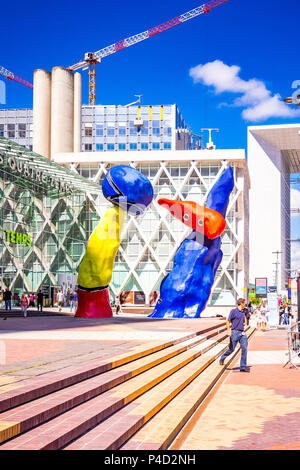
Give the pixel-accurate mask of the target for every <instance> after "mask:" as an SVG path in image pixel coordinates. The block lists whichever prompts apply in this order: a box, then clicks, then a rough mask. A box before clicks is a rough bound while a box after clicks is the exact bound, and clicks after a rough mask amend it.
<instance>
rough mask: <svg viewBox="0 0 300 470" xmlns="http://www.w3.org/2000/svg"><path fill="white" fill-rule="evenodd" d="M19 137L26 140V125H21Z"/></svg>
mask: <svg viewBox="0 0 300 470" xmlns="http://www.w3.org/2000/svg"><path fill="white" fill-rule="evenodd" d="M19 137H20V138H21V139H25V137H26V124H19Z"/></svg>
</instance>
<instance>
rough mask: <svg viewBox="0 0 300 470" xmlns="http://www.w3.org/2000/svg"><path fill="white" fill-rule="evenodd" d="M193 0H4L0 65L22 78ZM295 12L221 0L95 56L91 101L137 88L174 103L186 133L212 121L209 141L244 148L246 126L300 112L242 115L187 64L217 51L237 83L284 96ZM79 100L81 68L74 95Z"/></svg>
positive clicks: (118, 98) (292, 1)
mask: <svg viewBox="0 0 300 470" xmlns="http://www.w3.org/2000/svg"><path fill="white" fill-rule="evenodd" d="M202 3H203V1H201V0H200V1H199V0H198V1H197V0H188V1H185V2H179V1H178V0H173V1H172V2H170V1H161V0H160V1H158V0H152V1H151V2H141V1H137V0H131V1H130V2H121V1H119V0H116V1H114V2H113V3H110V2H103V1H102V2H97V1H96V2H92V3H91V4H87V3H85V2H82V1H81V2H78V1H76V0H75V1H72V2H71V1H70V0H67V1H58V0H54V1H52V2H45V3H42V2H40V1H30V0H29V1H28V2H23V1H22V2H21V1H19V0H17V1H14V2H5V3H4V4H3V5H2V7H1V16H2V18H6V21H3V20H2V21H1V31H0V36H1V44H2V47H1V62H0V64H1V65H2V66H4V67H6V68H7V69H9V70H11V71H13V72H14V73H16V74H18V75H20V76H22V77H24V78H26V79H28V80H30V81H32V79H33V70H34V69H35V68H45V69H48V70H50V69H51V67H53V66H56V65H61V66H69V65H72V64H74V63H76V62H77V61H79V60H80V59H81V58H83V56H84V53H85V52H87V51H97V50H99V49H101V48H102V47H105V46H107V45H110V44H112V43H114V42H116V41H119V40H121V39H123V38H126V37H128V36H131V35H133V34H136V33H139V32H142V31H145V30H147V29H148V28H150V27H153V26H155V25H157V24H160V23H162V22H164V21H166V20H168V19H171V18H173V17H175V16H177V15H179V14H182V13H184V12H186V11H188V10H191V9H193V8H195V7H196V6H198V5H201V4H202ZM299 18H300V2H299V0H286V1H285V2H284V3H283V2H282V0H264V1H262V0H251V1H250V0H248V1H247V0H230V1H229V2H227V3H225V4H224V5H221V6H219V7H217V8H215V9H214V10H213V11H212V12H211V13H209V14H206V15H201V16H199V17H197V18H194V19H192V20H190V21H187V22H185V23H183V24H181V25H179V26H176V27H174V28H172V29H171V30H168V31H165V32H163V33H161V34H158V35H157V36H155V37H152V38H150V39H147V40H146V41H143V42H141V43H139V44H136V45H134V46H132V47H129V48H127V49H125V50H123V51H120V52H117V53H115V54H113V55H111V56H110V57H107V58H105V59H104V60H103V62H102V64H100V65H98V66H97V90H96V92H97V97H96V102H97V104H127V103H129V102H131V101H132V99H133V97H134V96H133V95H134V94H143V95H144V96H143V98H142V99H143V103H145V104H162V103H177V104H178V106H179V108H180V109H181V111H182V114H183V116H184V118H185V120H186V121H187V123H188V124H189V125H190V126H191V127H192V129H193V131H194V132H199V131H200V129H201V128H202V127H218V128H220V130H221V132H220V133H219V134H218V135H217V134H216V135H215V141H216V144H217V146H218V147H219V148H220V147H223V148H237V147H239V148H245V147H246V128H247V125H253V124H260V123H261V124H277V123H283V122H284V123H288V122H299V119H300V116H299V117H288V118H282V117H273V118H272V117H271V118H269V119H265V120H263V121H260V122H256V121H255V122H254V121H253V120H252V121H251V120H249V121H247V120H245V119H243V117H242V112H243V110H244V108H243V107H237V106H232V105H233V103H234V102H235V100H236V98H238V97H239V94H235V93H232V92H226V91H225V92H224V93H221V94H219V95H216V94H215V88H214V87H213V86H206V85H205V84H203V83H199V82H198V83H194V80H193V78H192V77H191V76H190V70H191V69H192V68H195V67H196V66H198V65H199V64H201V65H204V64H207V63H210V62H214V61H216V60H218V61H221V62H222V63H223V64H226V65H228V66H233V65H235V66H238V67H240V72H239V77H240V78H241V79H242V80H243V81H244V82H247V81H249V80H251V79H253V78H255V79H257V80H259V81H262V82H263V83H264V84H265V86H266V89H267V90H269V91H270V93H271V95H276V94H280V95H281V96H282V97H285V96H287V95H291V94H292V92H293V91H295V90H292V88H291V85H292V82H293V81H295V80H297V79H299V80H300V72H299V61H298V54H297V52H298V47H297V46H298V44H299V32H298V23H299ZM298 88H300V86H299V87H298ZM6 92H7V97H6V105H5V106H2V107H31V106H32V91H31V90H30V89H27V88H26V87H23V86H21V85H19V84H17V83H12V82H8V83H7V86H6ZM87 101H88V73H87V71H85V72H83V102H84V103H87ZM224 103H225V104H224Z"/></svg>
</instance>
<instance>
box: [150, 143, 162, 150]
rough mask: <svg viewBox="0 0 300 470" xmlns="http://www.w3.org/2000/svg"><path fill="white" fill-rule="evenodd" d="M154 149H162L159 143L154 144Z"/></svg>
mask: <svg viewBox="0 0 300 470" xmlns="http://www.w3.org/2000/svg"><path fill="white" fill-rule="evenodd" d="M152 149H153V150H159V149H160V143H159V142H153V144H152Z"/></svg>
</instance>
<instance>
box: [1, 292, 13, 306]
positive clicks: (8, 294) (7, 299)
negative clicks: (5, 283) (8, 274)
mask: <svg viewBox="0 0 300 470" xmlns="http://www.w3.org/2000/svg"><path fill="white" fill-rule="evenodd" d="M11 296H12V294H11V291H10V290H9V288H8V287H7V288H6V290H5V291H4V294H3V300H4V302H5V310H11Z"/></svg>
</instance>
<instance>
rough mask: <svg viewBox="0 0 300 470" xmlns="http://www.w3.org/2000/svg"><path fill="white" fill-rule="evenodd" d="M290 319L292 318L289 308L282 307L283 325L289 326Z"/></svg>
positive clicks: (286, 305) (286, 306)
mask: <svg viewBox="0 0 300 470" xmlns="http://www.w3.org/2000/svg"><path fill="white" fill-rule="evenodd" d="M290 317H292V313H291V307H290V306H289V305H288V304H285V305H284V313H283V323H282V324H283V325H289V324H290Z"/></svg>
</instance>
